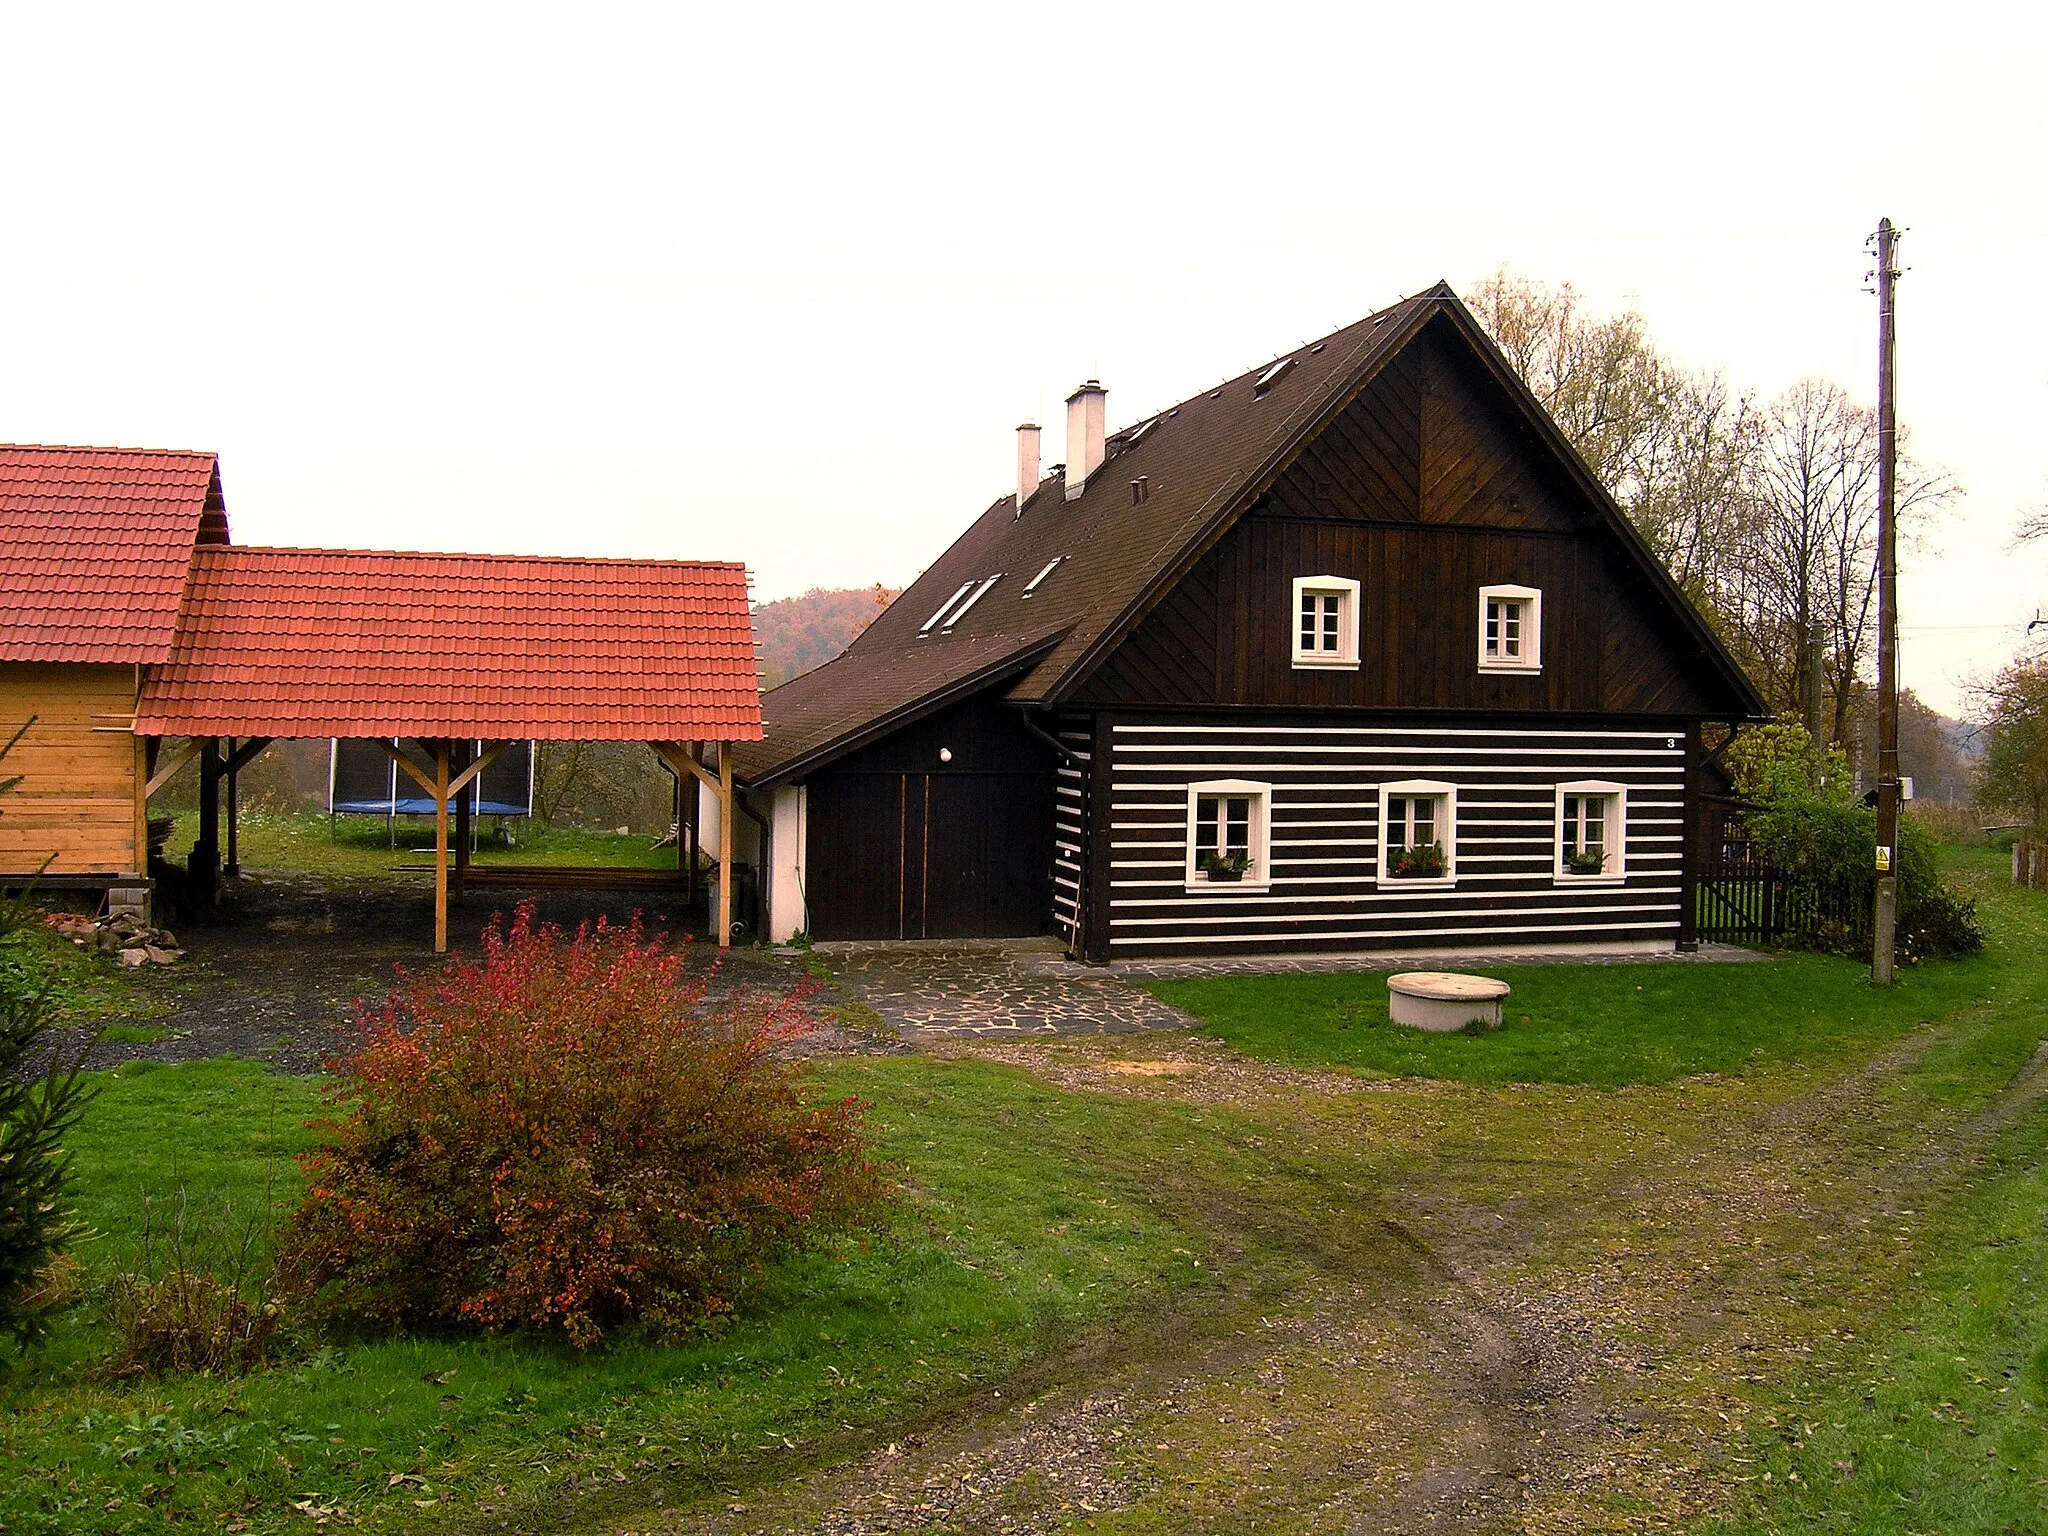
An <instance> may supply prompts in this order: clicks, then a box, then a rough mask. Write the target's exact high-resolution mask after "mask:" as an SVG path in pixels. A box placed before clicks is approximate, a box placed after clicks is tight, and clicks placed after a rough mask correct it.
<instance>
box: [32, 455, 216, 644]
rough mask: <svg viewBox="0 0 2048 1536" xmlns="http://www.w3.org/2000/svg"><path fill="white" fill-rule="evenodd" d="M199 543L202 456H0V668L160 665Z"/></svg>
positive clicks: (210, 500)
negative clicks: (0, 664) (8, 664)
mask: <svg viewBox="0 0 2048 1536" xmlns="http://www.w3.org/2000/svg"><path fill="white" fill-rule="evenodd" d="M209 513H211V515H210V516H209ZM202 538H205V539H210V540H213V541H215V542H224V541H225V540H226V538H227V514H226V512H225V511H223V510H222V508H221V500H220V478H219V471H218V469H217V468H216V466H215V463H214V456H213V455H212V454H210V453H185V452H178V451H167V450H156V449H143V448H44V447H29V446H19V445H5V446H0V661H89V662H153V661H161V660H162V659H163V658H164V656H165V655H166V653H168V652H169V650H170V648H171V630H172V627H173V626H174V625H175V624H176V623H177V619H178V599H179V597H180V595H181V594H182V593H183V592H184V590H185V572H186V569H187V568H188V567H189V566H190V565H191V562H192V546H193V544H194V543H196V542H198V541H199V540H200V539H202Z"/></svg>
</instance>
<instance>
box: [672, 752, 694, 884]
mask: <svg viewBox="0 0 2048 1536" xmlns="http://www.w3.org/2000/svg"><path fill="white" fill-rule="evenodd" d="M669 772H671V773H675V770H674V769H673V768H671V769H670V770H669ZM685 784H688V785H689V788H690V793H691V794H695V793H696V792H697V786H696V784H695V783H694V782H692V781H691V779H690V776H689V775H688V774H686V773H676V870H677V872H678V873H680V872H681V871H682V870H683V869H685V868H686V867H687V866H686V865H685V864H684V863H683V860H684V858H685V857H686V856H687V855H686V854H685V852H684V850H685V849H686V848H687V847H688V846H689V845H688V844H687V843H686V842H685V841H684V840H683V838H684V827H683V786H684V785H685Z"/></svg>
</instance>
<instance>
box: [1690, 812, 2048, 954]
mask: <svg viewBox="0 0 2048 1536" xmlns="http://www.w3.org/2000/svg"><path fill="white" fill-rule="evenodd" d="M1875 850H1876V818H1875V817H1874V816H1873V815H1872V813H1871V812H1870V811H1869V810H1868V809H1866V808H1864V807H1861V806H1847V805H1823V804H1813V803H1794V804H1790V805H1780V806H1776V807H1772V808H1769V809H1760V810H1759V811H1757V812H1756V813H1755V814H1754V815H1753V816H1750V817H1747V818H1745V822H1744V824H1743V825H1741V826H1739V827H1737V826H1733V825H1731V826H1729V827H1728V828H1726V829H1724V837H1723V840H1722V843H1721V847H1720V853H1721V857H1720V858H1719V859H1715V860H1708V861H1705V862H1704V863H1703V864H1702V866H1701V869H1700V872H1699V889H1698V895H1697V898H1696V900H1697V906H1696V908H1695V915H1696V917H1697V920H1698V931H1699V936H1700V937H1701V938H1703V939H1711V940H1715V941H1718V942H1720V943H1724V944H1765V945H1773V946H1777V947H1780V948H1786V949H1817V950H1824V951H1828V952H1830V953H1833V954H1844V955H1858V956H1862V957H1865V958H1867V957H1868V956H1869V954H1870V950H1871V940H1872V937H1873V934H1872V929H1873V926H1874V923H1875V911H1874V908H1875V904H1876V858H1875ZM2044 862H2048V861H2044ZM1896 868H1897V870H1898V875H1899V928H1898V955H1899V958H1900V961H1901V963H1903V964H1911V963H1913V962H1914V961H1915V960H1920V959H1941V958H1953V957H1955V956H1959V955H1970V954H1975V953H1976V952H1977V951H1978V950H1979V949H1981V948H1982V947H1983V944H1984V936H1983V933H1982V930H1981V929H1980V928H1979V927H1978V924H1977V916H1976V908H1975V905H1974V903H1972V902H1971V901H1970V899H1969V898H1968V897H1965V896H1961V895H1958V894H1957V893H1956V892H1954V891H1951V890H1949V889H1948V888H1947V887H1945V886H1943V885H1942V883H1941V879H1940V876H1939V873H1938V871H1937V866H1936V858H1935V851H1934V843H1933V840H1932V839H1931V838H1929V837H1928V835H1927V834H1926V832H1925V831H1923V830H1922V829H1920V828H1919V827H1916V826H1914V825H1912V824H1911V823H1902V824H1901V825H1900V828H1899V846H1898V851H1897V864H1896ZM2030 868H2031V866H2030ZM2017 869H2018V861H2017V859H2015V870H2017Z"/></svg>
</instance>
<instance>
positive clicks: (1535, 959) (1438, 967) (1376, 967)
mask: <svg viewBox="0 0 2048 1536" xmlns="http://www.w3.org/2000/svg"><path fill="white" fill-rule="evenodd" d="M1769 958H1770V956H1768V955H1765V954H1762V953H1760V952H1759V951H1757V950H1754V949H1743V948H1741V947H1740V946H1738V945H1734V944H1702V945H1700V947H1699V948H1698V949H1697V950H1696V951H1694V952H1692V953H1690V954H1674V953H1673V952H1672V951H1671V950H1669V949H1667V948H1661V947H1660V948H1656V949H1644V950H1640V951H1637V950H1618V949H1613V948H1607V947H1601V946H1598V945H1586V946H1584V947H1582V948H1581V947H1566V946H1555V945H1554V946H1552V947H1551V948H1548V949H1542V950H1513V949H1489V950H1483V951H1480V950H1469V949H1467V950H1452V951H1448V952H1445V953H1440V954H1433V955H1432V954H1428V953H1425V952H1424V951H1421V950H1414V949H1393V950H1388V949H1381V950H1356V951H1350V952H1346V953H1342V954H1298V955H1285V954H1282V955H1217V956H1214V957H1210V956H1206V955H1194V956H1189V955H1183V956H1177V957H1173V958H1169V959H1157V960H1115V961H1111V962H1110V963H1109V964H1108V965H1106V966H1104V967H1103V968H1102V969H1103V970H1104V971H1105V972H1106V973H1108V974H1109V975H1112V976H1120V977H1127V978H1129V979H1131V980H1133V981H1178V980H1181V979H1182V978H1183V977H1189V976H1274V975H1304V974H1308V973H1311V972H1322V971H1458V970H1470V969H1472V968H1473V967H1475V966H1495V965H1670V964H1672V963H1673V962H1679V961H1682V962H1684V963H1686V964H1691V965H1699V964H1709V965H1712V964H1729V963H1742V962H1745V961H1751V960H1768V959H1769Z"/></svg>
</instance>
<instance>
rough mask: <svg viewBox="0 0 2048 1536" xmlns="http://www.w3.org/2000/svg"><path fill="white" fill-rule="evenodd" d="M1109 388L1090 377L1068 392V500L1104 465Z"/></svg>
mask: <svg viewBox="0 0 2048 1536" xmlns="http://www.w3.org/2000/svg"><path fill="white" fill-rule="evenodd" d="M1108 399H1109V391H1108V390H1106V389H1104V388H1103V387H1102V386H1101V385H1100V384H1098V383H1096V382H1095V380H1093V379H1090V380H1089V381H1088V382H1087V383H1086V384H1083V385H1082V386H1081V387H1080V388H1079V389H1077V390H1075V391H1074V392H1073V393H1072V394H1071V395H1069V396H1067V500H1069V501H1073V500H1074V499H1075V498H1077V497H1078V496H1079V495H1080V494H1081V492H1082V491H1083V490H1085V489H1086V488H1087V485H1088V477H1089V476H1090V475H1092V474H1094V473H1095V471H1097V470H1098V469H1100V468H1102V434H1103V421H1102V418H1103V414H1104V412H1103V407H1104V405H1105V404H1106V403H1107V401H1108Z"/></svg>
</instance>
